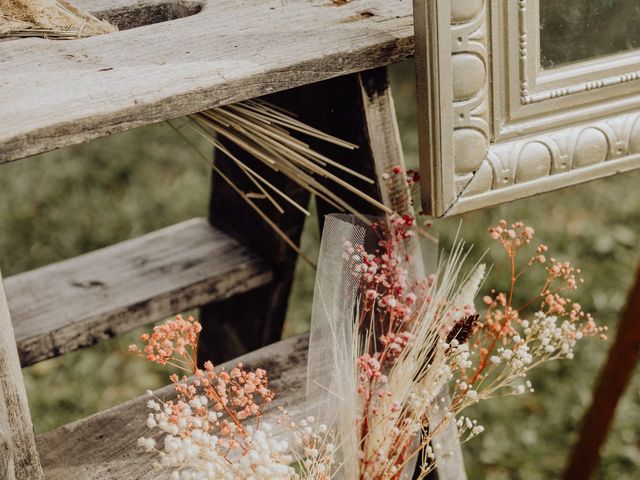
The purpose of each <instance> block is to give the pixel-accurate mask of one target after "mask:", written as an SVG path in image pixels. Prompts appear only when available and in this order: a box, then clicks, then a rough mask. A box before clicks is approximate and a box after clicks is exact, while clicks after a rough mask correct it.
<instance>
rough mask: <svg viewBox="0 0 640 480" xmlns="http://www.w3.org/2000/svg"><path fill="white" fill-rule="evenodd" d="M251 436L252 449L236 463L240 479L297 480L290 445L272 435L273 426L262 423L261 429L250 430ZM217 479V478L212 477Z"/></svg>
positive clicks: (235, 468)
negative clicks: (295, 479)
mask: <svg viewBox="0 0 640 480" xmlns="http://www.w3.org/2000/svg"><path fill="white" fill-rule="evenodd" d="M247 430H248V433H249V434H250V436H251V449H250V451H249V453H248V454H246V455H243V456H242V457H240V459H239V460H238V461H237V462H234V465H233V467H234V471H235V473H236V477H235V478H238V479H243V480H262V479H269V480H290V479H293V478H296V473H295V470H294V469H293V468H292V467H290V466H289V464H291V463H292V462H293V457H292V456H291V455H289V454H288V450H289V444H288V442H287V441H286V440H279V439H277V438H275V437H274V436H273V435H272V426H271V424H269V423H266V422H262V423H261V425H260V429H259V430H257V431H253V430H252V429H251V428H248V429H247ZM212 478H217V477H212Z"/></svg>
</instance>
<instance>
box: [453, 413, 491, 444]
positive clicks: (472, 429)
mask: <svg viewBox="0 0 640 480" xmlns="http://www.w3.org/2000/svg"><path fill="white" fill-rule="evenodd" d="M456 427H457V428H458V436H459V437H460V438H462V439H464V440H463V441H464V442H466V441H467V440H471V439H472V438H473V437H475V436H477V435H480V434H481V433H482V432H484V427H483V426H482V425H478V421H477V420H474V419H472V418H469V417H465V416H460V417H458V419H457V420H456Z"/></svg>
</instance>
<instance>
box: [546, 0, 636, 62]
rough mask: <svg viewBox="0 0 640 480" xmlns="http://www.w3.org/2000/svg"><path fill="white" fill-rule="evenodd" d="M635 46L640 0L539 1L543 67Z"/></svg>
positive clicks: (617, 51)
mask: <svg viewBox="0 0 640 480" xmlns="http://www.w3.org/2000/svg"><path fill="white" fill-rule="evenodd" d="M636 48H640V0H572V1H571V2H565V1H559V0H540V50H541V52H540V63H541V66H542V68H552V67H556V66H559V65H564V64H567V63H572V62H578V61H581V60H588V59H591V58H596V57H600V56H603V55H611V54H615V53H621V52H626V51H629V50H634V49H636Z"/></svg>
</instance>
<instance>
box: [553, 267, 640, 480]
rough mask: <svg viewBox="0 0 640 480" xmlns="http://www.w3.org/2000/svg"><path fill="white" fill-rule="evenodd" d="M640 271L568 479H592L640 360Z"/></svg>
mask: <svg viewBox="0 0 640 480" xmlns="http://www.w3.org/2000/svg"><path fill="white" fill-rule="evenodd" d="M639 319H640V268H638V271H637V273H636V280H635V282H634V285H633V287H632V288H631V290H629V293H628V295H627V304H626V306H625V309H624V312H623V313H622V317H621V318H620V322H619V324H618V332H617V334H616V338H615V340H614V342H613V345H611V347H610V349H609V356H608V357H607V362H606V363H605V365H604V367H603V369H602V371H601V372H600V378H599V380H598V383H597V385H596V387H595V390H594V393H593V400H592V402H591V406H590V407H589V410H588V411H587V413H586V414H585V416H584V418H583V419H582V428H581V430H580V434H579V437H578V441H577V442H576V444H575V445H574V447H573V452H572V454H571V458H570V459H569V464H568V466H567V469H566V470H565V472H564V477H563V478H564V479H565V480H589V479H590V478H593V475H594V474H595V472H596V469H597V467H598V462H599V460H600V449H601V448H602V446H603V445H604V443H605V440H606V439H607V435H608V433H609V429H610V428H611V423H612V422H613V418H614V415H615V413H616V408H617V406H618V403H619V402H620V399H621V398H622V395H623V394H624V392H625V390H626V388H627V386H628V385H629V382H630V380H631V376H632V374H633V372H634V370H635V369H636V368H637V365H638V360H639V359H640V321H638V320H639Z"/></svg>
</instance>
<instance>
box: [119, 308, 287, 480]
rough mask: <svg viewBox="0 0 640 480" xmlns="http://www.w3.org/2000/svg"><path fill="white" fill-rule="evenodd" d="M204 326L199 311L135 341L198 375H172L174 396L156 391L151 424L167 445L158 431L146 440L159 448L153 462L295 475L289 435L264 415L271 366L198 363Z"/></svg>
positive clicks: (216, 473) (177, 468) (213, 472)
mask: <svg viewBox="0 0 640 480" xmlns="http://www.w3.org/2000/svg"><path fill="white" fill-rule="evenodd" d="M201 330H202V326H201V325H200V323H198V322H197V321H195V320H194V319H193V317H189V318H187V319H184V318H183V317H182V316H180V315H178V316H177V317H176V318H175V319H173V320H169V321H167V322H165V323H164V324H162V325H158V326H156V327H154V329H153V333H152V334H151V335H149V334H144V335H142V336H141V337H140V340H141V342H142V343H143V344H144V347H143V348H142V349H141V348H140V347H138V346H137V345H131V346H130V347H129V350H130V351H132V352H134V353H137V354H138V355H140V356H142V357H144V358H146V359H147V360H149V361H151V362H154V363H157V364H160V365H172V366H174V367H176V368H179V369H181V370H183V371H185V372H186V373H188V374H189V375H191V376H190V377H187V375H182V376H178V375H177V374H173V375H171V377H170V378H171V381H172V382H173V384H174V386H175V390H176V394H177V398H176V399H175V400H162V399H159V398H156V397H153V398H152V399H151V400H149V402H148V407H149V409H150V410H151V413H150V414H149V416H148V418H147V426H148V427H149V428H150V429H152V430H154V431H157V432H158V433H159V434H160V435H161V436H162V437H163V438H162V444H163V445H162V447H161V448H160V447H157V442H156V440H155V439H154V438H152V437H147V438H141V439H140V440H139V444H140V445H141V446H143V447H144V448H145V449H147V450H148V451H155V452H157V453H158V455H159V461H158V462H156V463H155V464H154V466H155V467H156V468H158V469H171V470H172V478H175V479H192V480H197V479H211V478H216V479H217V478H221V479H244V478H246V479H249V478H273V479H283V480H284V479H287V480H289V479H292V478H295V470H294V469H293V468H292V467H290V465H289V464H290V463H292V462H293V457H292V456H291V454H290V453H289V445H288V443H287V442H286V441H283V440H278V439H276V438H275V437H274V436H273V435H272V434H271V431H272V428H273V427H272V425H271V424H269V423H267V422H260V420H261V417H262V415H263V413H264V407H265V406H266V405H267V404H268V403H270V402H271V401H272V400H273V396H274V395H273V392H272V391H271V390H270V389H269V384H268V377H267V372H266V371H265V370H263V369H260V368H258V369H256V370H253V371H250V370H246V369H245V368H244V366H243V365H242V363H239V364H238V365H237V366H236V367H234V368H232V369H231V370H229V371H227V370H225V369H224V368H220V369H215V368H214V365H213V364H212V363H211V362H205V364H204V368H202V369H200V368H198V364H197V342H198V336H199V334H200V331H201ZM148 393H149V394H150V395H153V394H152V393H151V392H148ZM251 419H253V420H257V421H254V422H251V423H250V422H249V421H250V420H251Z"/></svg>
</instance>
